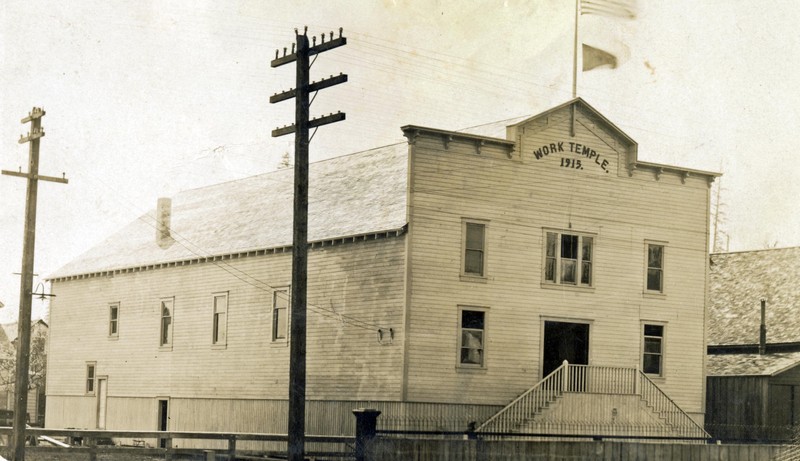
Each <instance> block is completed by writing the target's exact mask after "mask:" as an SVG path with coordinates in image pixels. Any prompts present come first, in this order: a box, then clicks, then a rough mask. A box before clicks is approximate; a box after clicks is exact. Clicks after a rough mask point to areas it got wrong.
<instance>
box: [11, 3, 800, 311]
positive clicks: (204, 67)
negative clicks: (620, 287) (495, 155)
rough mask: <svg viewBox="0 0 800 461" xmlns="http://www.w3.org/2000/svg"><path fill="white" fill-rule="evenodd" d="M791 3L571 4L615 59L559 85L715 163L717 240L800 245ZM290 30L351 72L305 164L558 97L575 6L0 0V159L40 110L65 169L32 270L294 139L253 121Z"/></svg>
mask: <svg viewBox="0 0 800 461" xmlns="http://www.w3.org/2000/svg"><path fill="white" fill-rule="evenodd" d="M798 19H800V10H798V9H797V8H796V4H795V3H794V2H793V1H790V0H775V1H772V2H769V4H768V5H767V4H765V3H762V2H754V1H752V0H673V1H670V2H662V1H652V0H639V1H638V3H637V14H636V17H635V18H633V19H621V18H603V17H597V16H589V15H586V16H581V19H580V27H579V31H580V37H581V41H582V42H585V43H587V44H591V45H595V46H598V47H601V48H602V49H606V50H609V51H612V52H614V53H615V54H616V55H617V56H618V57H619V65H618V66H617V67H616V68H613V69H612V68H609V67H605V68H598V69H594V70H592V71H589V72H581V73H580V74H579V77H578V85H577V88H578V91H577V93H578V96H580V97H582V98H583V99H584V100H586V101H587V102H588V103H589V104H590V105H592V106H593V107H595V108H596V109H597V110H599V111H600V112H601V113H603V114H604V115H605V116H606V117H607V118H608V119H609V120H611V121H612V122H613V123H614V124H616V125H617V126H618V127H619V128H621V129H622V130H623V131H624V132H625V133H626V134H627V135H628V136H630V137H631V138H633V139H634V140H636V141H637V143H638V145H639V159H640V160H643V161H648V162H656V163H663V164H667V165H676V166H681V167H686V168H692V169H699V170H706V171H718V172H721V173H723V174H724V176H723V177H722V178H721V180H720V181H717V183H715V187H718V186H721V191H720V203H721V204H722V205H721V210H722V212H723V213H722V219H721V221H720V222H721V224H720V233H721V234H722V233H724V235H725V237H724V239H723V240H721V242H724V244H723V245H722V246H723V247H725V248H727V249H729V250H730V251H742V250H752V249H761V248H766V247H772V246H778V247H786V246H798V245H800V212H798V211H800V209H798V208H800V207H799V206H798V202H797V197H798V196H800V181H798V180H797V179H796V177H797V173H798V172H799V171H800V168H798V166H797V160H796V158H795V156H794V155H793V153H794V148H793V146H794V144H795V143H796V141H795V131H796V129H797V126H798V122H799V121H800V114H799V113H798V110H799V109H798V108H800V92H798V91H797V84H798V80H800V76H798V74H797V73H796V69H795V66H794V65H793V63H796V62H798V61H800V41H798V40H797V29H796V24H797V21H798ZM304 26H307V27H308V33H309V35H314V36H319V34H321V33H326V34H328V33H329V32H331V31H334V33H335V34H336V35H338V29H339V27H342V28H343V30H344V33H343V35H344V36H345V37H346V38H347V41H348V42H347V45H346V46H344V47H340V48H337V49H335V50H331V51H328V52H325V53H322V54H320V55H319V56H318V58H317V61H315V62H314V64H313V66H312V69H311V78H312V80H319V79H321V78H324V77H327V76H329V75H333V74H338V73H340V72H342V73H345V74H347V75H348V82H347V83H345V84H343V85H338V86H336V87H332V88H329V89H325V90H323V91H320V92H319V94H318V96H317V98H316V99H314V102H313V104H312V107H311V114H312V116H319V115H325V114H328V113H331V112H336V111H342V112H345V113H346V116H347V119H346V121H344V122H339V123H336V124H333V125H328V126H324V127H321V128H320V129H319V130H318V132H317V133H316V134H315V136H314V137H313V139H312V142H311V148H310V157H311V160H312V161H315V160H321V159H325V158H330V157H335V156H339V155H345V154H348V153H352V152H357V151H361V150H366V149H370V148H373V147H379V146H383V145H387V144H392V143H395V142H401V141H403V140H404V138H403V137H402V132H401V130H400V127H401V126H404V125H408V124H415V125H422V126H429V127H434V128H440V129H446V130H456V129H461V128H466V127H470V126H475V125H480V124H484V123H489V122H495V121H500V120H505V119H510V118H514V117H519V116H524V115H534V114H536V113H539V112H542V111H544V110H546V109H548V108H550V107H552V106H554V105H557V104H561V103H564V102H566V101H568V100H570V99H571V98H572V67H573V45H574V34H575V3H574V1H572V0H527V1H521V0H520V1H513V0H507V1H499V0H498V1H462V0H439V1H436V0H409V1H401V0H396V1H374V0H373V1H368V0H330V1H326V2H317V1H309V0H300V1H291V2H287V1H285V0H282V1H272V0H231V1H225V2H219V1H216V0H174V1H173V0H142V1H136V2H129V1H122V0H81V1H77V0H4V1H3V2H2V5H0V168H2V169H5V170H18V168H20V167H21V166H22V167H23V169H24V168H26V165H27V161H28V160H27V159H28V147H27V144H18V143H17V140H18V139H19V137H20V135H22V134H26V133H27V130H28V125H23V124H21V123H20V120H21V119H22V118H24V117H25V116H26V115H27V114H28V112H29V111H30V110H31V109H32V108H33V107H34V106H35V107H43V108H44V110H45V111H46V115H45V117H44V118H43V121H42V126H43V127H44V128H45V132H46V135H45V137H44V138H42V141H41V154H40V174H43V175H49V176H61V175H62V173H64V174H65V175H66V178H67V179H69V184H67V185H64V184H58V183H47V182H42V183H40V185H39V199H38V214H37V227H36V229H37V233H36V253H35V258H36V263H35V272H36V274H38V277H37V278H36V279H35V280H34V285H35V286H37V285H38V283H40V282H44V279H45V278H46V277H47V275H48V274H49V273H51V272H54V271H55V270H57V269H58V268H59V267H61V266H63V265H64V264H66V263H67V262H69V261H70V260H72V259H73V258H75V257H77V256H78V255H80V254H81V253H83V252H84V251H86V250H88V249H89V248H91V247H92V246H94V245H97V244H99V243H101V242H102V241H103V240H105V239H106V238H107V237H109V236H110V235H112V234H113V233H114V232H115V231H116V230H118V229H120V228H121V227H122V226H124V225H126V224H127V223H129V222H130V221H133V220H134V219H136V218H137V217H139V216H140V215H142V214H144V213H146V212H147V211H148V210H150V209H152V208H154V207H155V204H156V201H157V199H158V197H168V196H171V195H174V194H176V193H177V192H178V191H181V190H185V189H190V188H196V187H201V186H204V185H209V184H215V183H219V182H223V181H229V180H233V179H237V178H242V177H246V176H250V175H254V174H259V173H264V172H268V171H272V170H274V169H276V168H277V167H278V165H279V163H280V162H281V158H282V157H283V156H284V154H286V153H289V154H291V153H292V151H293V138H292V136H284V137H281V138H272V137H271V135H270V133H271V130H272V129H274V128H276V127H279V126H283V125H287V124H289V123H292V122H293V116H294V115H293V114H294V112H293V110H294V107H293V102H292V101H291V100H290V101H286V102H282V103H278V104H270V103H269V96H270V95H272V94H274V93H278V92H281V91H284V90H287V89H289V88H291V87H293V86H294V66H291V65H288V66H283V67H280V68H276V69H273V68H271V67H270V65H269V63H270V61H271V60H272V59H273V58H274V57H275V51H276V49H280V50H282V49H283V47H291V44H292V43H293V42H294V41H295V36H294V34H295V32H294V29H295V28H300V29H301V30H302V29H303V27H304ZM281 52H282V51H281ZM25 187H26V184H25V180H23V179H20V178H17V177H12V176H0V233H2V238H1V239H0V302H2V303H3V304H5V307H4V308H0V322H7V321H9V320H12V319H13V318H14V317H16V312H17V308H18V301H19V275H17V274H15V273H18V272H19V271H20V267H21V253H22V246H23V242H22V238H23V220H24V209H25V208H24V204H25ZM714 192H715V193H714V195H716V191H714ZM665 219H669V217H668V216H665ZM44 289H45V291H48V290H49V288H48V287H46V286H45V287H44ZM33 306H34V318H36V317H41V316H43V315H45V312H46V303H45V302H41V301H40V300H38V299H35V300H34V302H33Z"/></svg>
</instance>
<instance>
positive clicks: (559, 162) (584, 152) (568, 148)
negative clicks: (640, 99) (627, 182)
mask: <svg viewBox="0 0 800 461" xmlns="http://www.w3.org/2000/svg"><path fill="white" fill-rule="evenodd" d="M507 136H508V139H511V140H514V141H516V143H517V150H518V152H519V154H520V155H521V158H522V160H523V161H525V162H531V163H537V164H542V165H547V167H552V166H555V167H556V168H564V169H566V170H577V171H580V172H582V173H589V174H591V173H601V174H606V175H610V174H614V175H621V174H622V172H626V171H627V170H628V166H629V165H632V164H635V163H636V153H637V144H636V142H635V141H634V140H633V139H632V138H631V137H630V136H628V135H627V134H626V133H625V132H623V131H622V130H621V129H620V128H619V127H617V126H616V125H614V124H613V123H612V122H611V121H609V120H608V119H607V118H606V117H605V116H603V115H602V114H601V113H600V112H598V111H597V110H596V109H595V108H593V107H592V106H590V105H589V104H587V103H586V102H585V101H584V100H583V99H581V98H576V99H573V100H571V101H569V102H566V103H564V104H562V105H560V106H556V107H554V108H552V109H549V110H547V111H545V112H542V113H540V114H538V115H534V116H532V117H529V118H527V119H524V120H522V121H519V122H517V123H515V124H513V125H509V126H508V128H507Z"/></svg>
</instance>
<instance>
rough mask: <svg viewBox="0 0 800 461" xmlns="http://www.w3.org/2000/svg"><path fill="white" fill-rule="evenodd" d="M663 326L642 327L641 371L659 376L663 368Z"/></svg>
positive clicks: (646, 325)
mask: <svg viewBox="0 0 800 461" xmlns="http://www.w3.org/2000/svg"><path fill="white" fill-rule="evenodd" d="M663 362H664V325H649V324H645V325H644V337H643V342H642V371H644V372H645V373H647V374H649V375H656V376H661V375H662V374H663V366H664V363H663Z"/></svg>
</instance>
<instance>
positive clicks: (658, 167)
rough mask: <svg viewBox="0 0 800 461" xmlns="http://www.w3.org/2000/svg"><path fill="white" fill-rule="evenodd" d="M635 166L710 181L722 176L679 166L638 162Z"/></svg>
mask: <svg viewBox="0 0 800 461" xmlns="http://www.w3.org/2000/svg"><path fill="white" fill-rule="evenodd" d="M635 165H636V167H637V169H638V168H640V167H644V168H648V169H652V170H663V171H669V172H673V173H681V174H685V173H688V174H690V175H695V176H705V177H707V178H710V179H714V178H718V177H720V176H722V173H715V172H713V171H704V170H695V169H692V168H683V167H679V166H673V165H665V164H661V163H651V162H640V161H638V160H637V161H636V162H635Z"/></svg>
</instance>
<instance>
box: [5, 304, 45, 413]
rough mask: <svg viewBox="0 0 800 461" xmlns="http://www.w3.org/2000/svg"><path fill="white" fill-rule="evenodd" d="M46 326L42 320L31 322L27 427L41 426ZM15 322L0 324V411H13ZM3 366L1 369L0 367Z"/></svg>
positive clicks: (43, 407)
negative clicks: (0, 383)
mask: <svg viewBox="0 0 800 461" xmlns="http://www.w3.org/2000/svg"><path fill="white" fill-rule="evenodd" d="M48 329H49V327H48V325H47V322H45V321H44V320H42V319H38V320H35V321H33V322H32V323H31V353H30V355H29V357H30V362H29V370H30V373H29V383H28V385H29V391H28V410H27V419H28V422H29V423H30V424H33V425H39V426H41V425H44V415H45V377H46V374H47V363H46V362H47V336H48ZM16 348H17V323H16V322H15V323H6V324H0V360H2V361H4V362H5V363H4V364H0V374H1V375H2V376H0V381H2V382H6V383H5V384H4V385H2V386H0V409H6V410H13V409H14V398H15V396H14V375H15V371H16V357H15V356H16ZM3 365H5V366H3Z"/></svg>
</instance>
